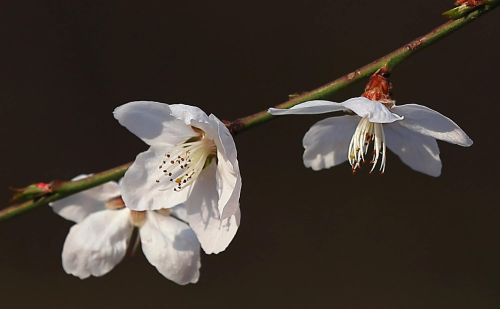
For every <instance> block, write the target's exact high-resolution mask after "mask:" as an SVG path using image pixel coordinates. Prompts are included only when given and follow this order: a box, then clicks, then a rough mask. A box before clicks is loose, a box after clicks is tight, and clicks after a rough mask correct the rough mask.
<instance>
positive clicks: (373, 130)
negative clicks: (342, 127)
mask: <svg viewBox="0 0 500 309" xmlns="http://www.w3.org/2000/svg"><path fill="white" fill-rule="evenodd" d="M372 143H373V157H372V160H371V162H370V163H371V164H372V165H373V166H372V168H371V170H370V173H371V172H373V171H374V170H375V166H376V165H377V162H378V160H379V158H380V155H382V157H381V158H380V159H381V163H380V167H379V171H380V172H381V173H384V171H385V161H386V150H385V135H384V128H383V127H382V124H380V123H373V122H370V121H369V120H368V119H367V118H362V119H361V120H360V122H359V124H358V126H357V127H356V131H355V132H354V135H353V136H352V139H351V143H350V144H349V153H348V159H349V164H351V167H352V170H353V172H356V171H357V170H358V169H360V168H361V164H362V163H364V162H365V155H366V154H367V153H368V149H369V148H370V144H372Z"/></svg>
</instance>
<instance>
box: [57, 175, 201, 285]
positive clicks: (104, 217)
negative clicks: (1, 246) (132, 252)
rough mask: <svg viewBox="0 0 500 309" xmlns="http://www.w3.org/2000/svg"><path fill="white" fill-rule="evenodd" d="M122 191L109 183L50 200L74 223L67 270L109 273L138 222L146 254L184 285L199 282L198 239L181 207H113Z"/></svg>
mask: <svg viewBox="0 0 500 309" xmlns="http://www.w3.org/2000/svg"><path fill="white" fill-rule="evenodd" d="M85 177H86V176H85V175H82V176H79V177H77V178H75V180H78V179H82V178H85ZM119 196H120V191H119V185H118V184H117V183H116V182H108V183H105V184H103V185H101V186H98V187H95V188H92V189H89V190H87V191H83V192H80V193H77V194H75V195H72V196H70V197H67V198H64V199H62V200H59V201H57V202H54V203H51V204H50V205H51V206H52V208H53V210H54V211H55V212H56V213H57V214H59V215H60V216H62V217H64V218H65V219H67V220H71V221H74V222H76V224H75V225H73V227H71V229H70V231H69V233H68V236H67V237H66V241H65V242H64V247H63V251H62V262H63V268H64V270H65V271H66V273H68V274H71V275H74V276H77V277H79V278H81V279H85V278H88V277H89V276H96V277H98V276H103V275H105V274H107V273H108V272H110V271H111V270H112V269H113V268H114V267H115V266H116V265H117V264H118V263H119V262H120V261H121V260H122V259H123V257H124V256H125V254H126V253H127V248H128V247H129V243H130V238H131V236H132V232H133V230H134V227H138V228H139V233H138V234H139V237H140V241H141V245H142V251H143V252H144V255H145V256H146V258H147V259H148V261H149V262H150V263H151V264H152V265H153V266H155V267H156V269H157V270H158V271H159V272H160V273H161V274H162V275H163V276H165V277H166V278H168V279H170V280H172V281H174V282H176V283H178V284H182V285H184V284H188V283H196V282H197V281H198V278H199V275H200V272H199V269H200V266H201V264H200V244H199V242H198V240H197V238H196V235H195V233H194V232H193V231H192V230H191V228H190V227H189V226H188V225H187V224H186V223H185V222H183V221H181V219H182V206H180V207H176V208H174V209H172V210H159V211H147V212H136V211H131V210H129V209H128V208H123V202H122V204H121V205H119V206H118V207H113V203H112V201H113V199H114V198H117V197H119ZM110 201H111V202H110ZM115 204H116V203H115ZM110 206H111V207H110ZM115 206H116V205H115Z"/></svg>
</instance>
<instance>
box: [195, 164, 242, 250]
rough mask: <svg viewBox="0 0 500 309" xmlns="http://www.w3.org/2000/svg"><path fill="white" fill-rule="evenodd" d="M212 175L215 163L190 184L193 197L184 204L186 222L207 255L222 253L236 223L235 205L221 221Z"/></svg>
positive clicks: (237, 219)
mask: <svg viewBox="0 0 500 309" xmlns="http://www.w3.org/2000/svg"><path fill="white" fill-rule="evenodd" d="M215 173H216V171H215V163H212V164H210V165H209V166H208V167H207V168H205V170H203V172H202V173H201V174H200V176H199V177H198V180H197V181H196V184H195V185H194V188H193V194H191V196H190V197H189V199H188V200H187V201H186V209H187V222H188V223H189V225H190V226H191V228H192V229H193V230H194V231H195V233H196V235H197V236H198V240H199V241H200V243H201V247H202V248H203V250H204V251H205V252H206V253H207V254H211V253H219V252H221V251H224V250H225V249H226V248H227V246H228V245H229V243H230V242H231V241H232V240H233V238H234V236H235V235H236V231H237V230H238V226H239V224H240V210H239V204H236V205H234V206H233V205H230V206H228V207H230V208H231V209H233V210H232V211H233V213H232V214H231V215H229V216H228V217H227V218H224V219H221V216H220V213H219V208H218V205H219V202H218V200H219V197H218V193H217V190H216V183H215V181H214V177H215ZM235 203H238V201H235Z"/></svg>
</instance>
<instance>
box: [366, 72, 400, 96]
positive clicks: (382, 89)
mask: <svg viewBox="0 0 500 309" xmlns="http://www.w3.org/2000/svg"><path fill="white" fill-rule="evenodd" d="M389 75H390V72H389V70H387V69H386V68H381V69H379V70H378V71H377V72H375V73H374V74H373V75H372V76H371V77H370V80H369V81H368V84H367V85H366V87H365V92H363V94H362V96H364V97H365V98H367V99H370V100H372V101H379V102H380V103H384V104H389V105H393V104H394V100H392V97H391V96H392V83H391V82H390V81H389Z"/></svg>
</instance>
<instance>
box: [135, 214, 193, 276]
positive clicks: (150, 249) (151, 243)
mask: <svg viewBox="0 0 500 309" xmlns="http://www.w3.org/2000/svg"><path fill="white" fill-rule="evenodd" d="M140 237H141V243H142V250H143V252H144V255H145V256H146V258H147V259H148V261H149V263H151V264H152V265H153V266H155V267H156V269H157V270H158V271H159V272H160V273H161V274H162V275H163V276H165V277H166V278H168V279H170V280H172V281H174V282H176V283H178V284H183V285H184V284H188V283H196V282H197V281H198V278H199V276H200V271H199V269H200V266H201V264H200V244H199V243H198V240H197V239H196V235H195V234H194V233H193V231H192V230H191V229H190V228H189V226H187V224H185V223H183V222H181V221H179V220H177V219H175V218H172V217H169V216H163V215H161V214H157V213H155V212H148V213H147V216H146V222H145V223H144V225H143V226H142V227H141V229H140Z"/></svg>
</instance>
